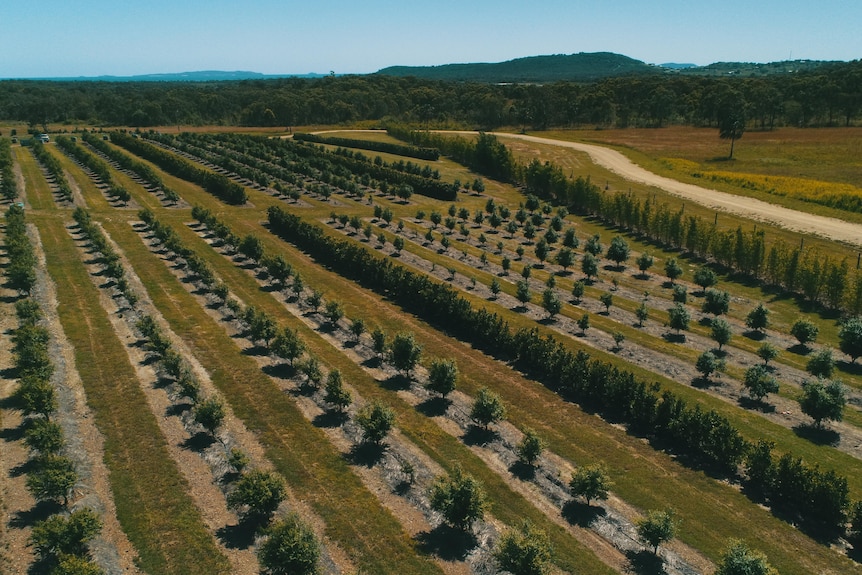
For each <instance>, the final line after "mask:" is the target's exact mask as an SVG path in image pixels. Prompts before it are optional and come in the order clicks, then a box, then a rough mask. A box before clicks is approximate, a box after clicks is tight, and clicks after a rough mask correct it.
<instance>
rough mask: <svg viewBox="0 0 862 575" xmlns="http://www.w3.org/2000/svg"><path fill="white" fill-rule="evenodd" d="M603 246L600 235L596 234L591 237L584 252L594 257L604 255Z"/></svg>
mask: <svg viewBox="0 0 862 575" xmlns="http://www.w3.org/2000/svg"><path fill="white" fill-rule="evenodd" d="M602 249H603V248H602V244H601V241H600V238H599V234H595V235H593V236H590V237H589V238H588V239H587V243H586V244H585V245H584V251H586V252H587V253H588V254H591V255H593V256H598V255H599V254H600V253H602Z"/></svg>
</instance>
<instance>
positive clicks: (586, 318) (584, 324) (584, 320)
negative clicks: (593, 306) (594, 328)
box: [578, 312, 590, 334]
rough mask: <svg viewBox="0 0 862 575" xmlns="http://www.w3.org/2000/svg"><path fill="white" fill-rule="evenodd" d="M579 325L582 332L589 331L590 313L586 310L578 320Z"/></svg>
mask: <svg viewBox="0 0 862 575" xmlns="http://www.w3.org/2000/svg"><path fill="white" fill-rule="evenodd" d="M578 327H579V328H580V330H581V333H584V334H586V333H587V330H588V329H590V314H588V313H587V312H584V315H582V316H581V319H579V320H578Z"/></svg>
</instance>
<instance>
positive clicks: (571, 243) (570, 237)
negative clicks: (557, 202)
mask: <svg viewBox="0 0 862 575" xmlns="http://www.w3.org/2000/svg"><path fill="white" fill-rule="evenodd" d="M579 244H580V242H579V241H578V236H577V235H576V234H575V228H566V231H565V232H563V246H565V247H567V248H571V249H576V248H577V247H578V245H579Z"/></svg>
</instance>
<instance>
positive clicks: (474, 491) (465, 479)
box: [429, 466, 488, 531]
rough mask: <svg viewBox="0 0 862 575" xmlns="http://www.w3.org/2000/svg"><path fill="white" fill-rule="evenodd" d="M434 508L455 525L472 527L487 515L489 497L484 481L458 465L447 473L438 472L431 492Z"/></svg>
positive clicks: (467, 529)
mask: <svg viewBox="0 0 862 575" xmlns="http://www.w3.org/2000/svg"><path fill="white" fill-rule="evenodd" d="M429 498H430V500H431V508H432V509H434V510H435V511H437V512H439V513H441V514H442V515H443V520H444V521H445V522H446V523H447V524H449V525H451V526H452V527H454V528H456V529H460V530H462V531H469V530H470V529H471V528H472V526H473V523H475V522H476V521H479V520H481V519H482V518H483V517H484V516H485V510H486V509H487V507H488V497H487V495H486V494H485V489H484V488H483V487H482V484H481V483H480V482H479V481H477V480H476V479H474V478H473V476H472V475H469V474H467V473H464V472H463V471H462V469H461V467H460V466H456V467H455V469H454V470H453V471H452V473H451V474H449V475H448V476H442V475H441V476H438V477H437V478H436V479H435V480H434V484H433V485H432V486H431V489H430V492H429Z"/></svg>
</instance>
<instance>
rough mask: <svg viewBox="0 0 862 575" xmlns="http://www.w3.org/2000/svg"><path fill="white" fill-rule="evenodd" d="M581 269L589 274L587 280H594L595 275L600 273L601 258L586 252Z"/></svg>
mask: <svg viewBox="0 0 862 575" xmlns="http://www.w3.org/2000/svg"><path fill="white" fill-rule="evenodd" d="M581 271H582V272H584V275H586V276H587V280H590V281H592V279H593V277H594V276H598V275H599V260H597V259H596V256H594V255H593V254H591V253H589V252H587V253H585V254H584V257H583V258H581Z"/></svg>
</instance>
